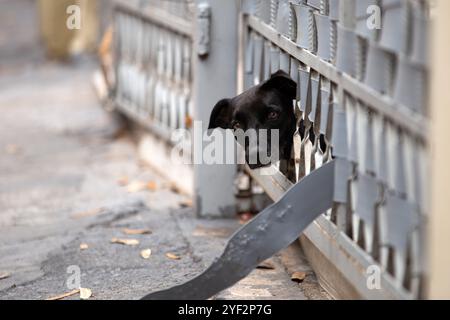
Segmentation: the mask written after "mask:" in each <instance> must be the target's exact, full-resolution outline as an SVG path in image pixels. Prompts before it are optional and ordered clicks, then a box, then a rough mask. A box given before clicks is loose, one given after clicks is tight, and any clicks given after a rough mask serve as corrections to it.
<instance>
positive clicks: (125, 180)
mask: <svg viewBox="0 0 450 320" xmlns="http://www.w3.org/2000/svg"><path fill="white" fill-rule="evenodd" d="M117 183H118V184H119V185H120V186H122V187H125V186H126V185H127V184H128V183H130V180H129V179H128V177H126V176H123V177H121V178H119V179H117Z"/></svg>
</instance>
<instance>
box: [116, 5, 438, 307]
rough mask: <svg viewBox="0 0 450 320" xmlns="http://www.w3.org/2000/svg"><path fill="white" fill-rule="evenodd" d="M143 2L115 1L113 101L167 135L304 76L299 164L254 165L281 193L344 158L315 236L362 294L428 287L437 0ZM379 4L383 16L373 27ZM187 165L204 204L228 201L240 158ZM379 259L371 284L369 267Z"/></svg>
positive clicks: (221, 207) (268, 186) (208, 207)
mask: <svg viewBox="0 0 450 320" xmlns="http://www.w3.org/2000/svg"><path fill="white" fill-rule="evenodd" d="M139 3H140V5H141V7H140V9H139V7H137V6H135V5H134V6H133V5H131V4H128V5H124V4H122V5H118V6H117V11H116V13H117V14H116V29H117V32H116V34H117V40H118V41H117V44H118V48H117V53H118V58H119V59H118V61H119V62H118V63H117V74H118V86H117V91H116V95H115V98H116V102H117V105H118V108H119V109H120V110H121V111H123V112H124V113H126V114H128V115H129V116H131V117H132V118H133V119H136V120H138V121H139V122H141V123H143V124H144V125H145V126H146V127H148V128H149V129H150V130H151V132H152V133H153V134H155V135H157V136H158V137H160V139H162V140H164V141H166V142H167V143H168V144H170V141H171V132H172V131H173V130H175V129H177V128H185V127H187V126H190V125H191V123H192V120H202V121H203V122H207V121H208V117H209V113H210V111H211V109H212V107H213V106H214V104H215V102H216V101H218V100H219V99H221V98H225V97H231V96H234V95H235V94H236V93H237V92H238V91H242V90H244V89H246V88H248V87H250V86H253V85H255V84H258V83H259V82H261V81H264V80H265V79H267V78H268V77H269V76H270V74H271V73H272V72H275V71H277V70H279V69H283V70H285V71H286V72H288V73H289V74H290V75H291V76H292V78H293V79H295V80H296V81H297V83H298V84H299V85H298V97H297V101H296V103H295V109H296V114H297V117H298V122H299V125H302V126H304V127H305V128H306V129H307V130H306V132H307V133H308V134H307V135H306V136H304V137H300V135H298V134H297V135H296V136H295V141H296V143H295V155H293V161H292V164H295V165H291V166H290V167H288V168H278V169H280V170H277V171H276V173H275V174H274V175H271V176H267V175H262V174H261V172H260V171H258V170H256V171H251V170H249V169H246V171H247V173H248V174H249V175H250V176H251V177H252V178H253V179H254V180H255V181H256V182H257V183H258V184H259V185H260V186H262V188H263V189H264V190H265V191H266V193H267V194H268V195H269V196H270V197H271V198H272V199H273V200H276V199H278V198H279V197H280V196H281V195H282V194H283V193H284V192H285V191H286V190H287V189H288V188H289V187H290V186H291V185H292V183H295V182H296V181H298V180H300V179H302V178H303V177H304V176H306V175H308V174H309V173H310V172H311V171H312V170H314V169H315V168H319V167H320V166H322V165H323V164H325V163H327V162H329V161H330V160H331V159H332V158H335V159H336V161H337V166H338V167H339V170H338V177H337V179H336V182H335V183H336V184H337V185H336V187H335V190H338V191H340V192H338V193H336V195H335V201H334V203H335V204H334V206H333V209H332V210H330V212H327V213H324V214H323V215H322V217H320V218H319V219H317V220H316V221H315V222H314V223H313V225H311V226H310V227H309V228H308V230H307V231H306V233H305V237H306V238H307V240H308V242H309V243H311V244H312V245H313V246H314V248H315V249H314V250H317V251H318V252H319V253H320V255H321V256H323V257H324V258H325V259H326V260H328V261H331V262H332V264H333V266H334V268H335V271H336V272H338V273H340V274H342V275H343V278H345V280H346V281H347V282H348V283H350V284H351V286H352V288H353V290H354V291H355V295H356V296H359V297H363V298H398V299H414V298H420V297H422V296H423V284H424V283H423V282H424V272H425V266H424V261H425V252H424V247H425V245H424V239H425V237H424V229H425V223H426V220H427V216H426V213H427V209H428V203H427V202H428V196H427V180H426V177H427V172H428V170H427V163H428V150H427V148H428V141H427V134H428V122H429V120H428V116H427V114H428V111H427V104H426V101H427V88H428V82H427V78H428V72H427V64H428V63H427V55H428V49H427V43H426V40H427V32H428V25H429V10H430V8H429V4H428V1H420V0H389V1H387V0H314V1H313V0H308V1H306V0H303V1H302V0H291V1H289V0H244V1H219V0H210V1H206V0H205V1H198V2H197V3H193V2H191V1H183V0H180V1H162V0H158V1H140V2H139ZM200 3H201V4H202V5H200ZM205 3H206V4H209V6H206V7H205V6H203V4H205ZM372 5H376V6H377V7H371V8H372V9H373V8H375V9H376V8H380V9H381V11H380V13H381V17H382V28H381V29H370V28H368V25H367V21H368V19H370V18H371V14H372V13H373V12H371V11H369V13H367V12H368V11H367V9H368V8H369V7H370V6H372ZM144 7H145V8H147V9H145V10H144V9H143V8H144ZM199 7H200V8H201V10H200V9H199ZM136 8H138V9H136ZM205 8H206V9H205ZM237 26H239V30H238V27H237ZM238 31H239V32H238ZM238 34H239V35H240V37H238ZM312 133H314V134H312ZM312 137H314V139H313V138H312ZM321 141H322V145H321V144H320V142H321ZM324 146H325V147H324ZM192 170H193V171H194V176H195V181H196V183H195V196H196V199H197V210H198V213H199V214H200V215H201V216H217V215H229V214H230V213H232V212H233V211H234V208H235V206H236V200H235V198H234V192H233V190H234V188H233V186H234V177H235V175H236V171H237V170H236V167H235V166H206V165H194V166H193V167H192ZM288 177H289V179H288ZM294 177H295V178H294ZM212 181H216V182H218V181H220V183H211V182H212ZM317 192H320V190H317ZM378 270H380V271H381V288H374V287H372V286H371V285H375V286H376V283H368V279H369V280H370V279H371V278H370V277H368V275H373V274H375V275H376V273H377V271H378ZM316 271H318V272H319V273H320V270H316ZM323 280H324V281H325V282H327V281H332V280H330V279H329V278H327V277H326V275H325V276H324V278H323ZM369 282H370V281H369Z"/></svg>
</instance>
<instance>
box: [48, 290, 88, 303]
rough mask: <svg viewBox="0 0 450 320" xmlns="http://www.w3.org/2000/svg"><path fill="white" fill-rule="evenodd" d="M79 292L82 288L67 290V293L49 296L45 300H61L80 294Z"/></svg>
mask: <svg viewBox="0 0 450 320" xmlns="http://www.w3.org/2000/svg"><path fill="white" fill-rule="evenodd" d="M79 292H80V289H76V290H73V291H70V292H67V293H64V294H60V295H58V296H54V297H51V298H47V299H45V300H48V301H50V300H61V299H64V298H67V297H71V296H74V295H76V294H78V293H79Z"/></svg>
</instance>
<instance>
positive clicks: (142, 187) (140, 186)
mask: <svg viewBox="0 0 450 320" xmlns="http://www.w3.org/2000/svg"><path fill="white" fill-rule="evenodd" d="M157 189H158V186H157V184H156V182H154V181H149V182H144V181H133V182H131V183H130V184H128V186H127V191H128V192H129V193H137V192H141V191H146V190H149V191H156V190H157Z"/></svg>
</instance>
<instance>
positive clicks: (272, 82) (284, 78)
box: [261, 70, 297, 100]
mask: <svg viewBox="0 0 450 320" xmlns="http://www.w3.org/2000/svg"><path fill="white" fill-rule="evenodd" d="M273 89H275V90H278V91H279V92H281V93H282V94H283V95H285V96H286V97H288V98H289V99H291V100H294V99H295V98H297V83H295V81H294V80H292V79H291V77H290V76H289V75H288V74H287V73H286V72H284V71H283V70H279V71H277V72H276V73H274V74H272V76H271V77H270V79H269V80H267V81H266V82H264V83H263V84H262V85H261V90H264V91H270V90H273Z"/></svg>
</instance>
